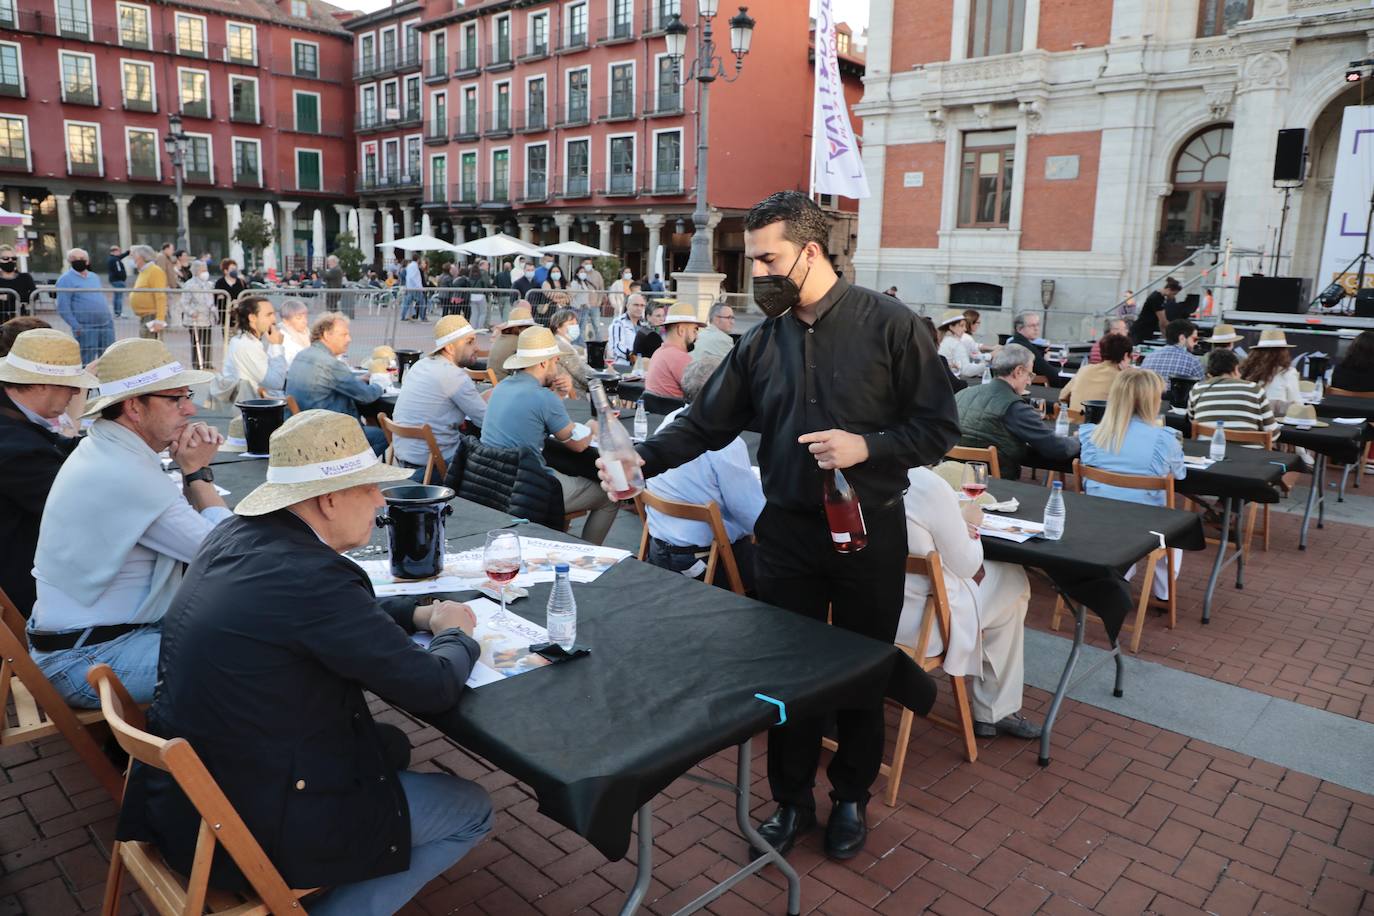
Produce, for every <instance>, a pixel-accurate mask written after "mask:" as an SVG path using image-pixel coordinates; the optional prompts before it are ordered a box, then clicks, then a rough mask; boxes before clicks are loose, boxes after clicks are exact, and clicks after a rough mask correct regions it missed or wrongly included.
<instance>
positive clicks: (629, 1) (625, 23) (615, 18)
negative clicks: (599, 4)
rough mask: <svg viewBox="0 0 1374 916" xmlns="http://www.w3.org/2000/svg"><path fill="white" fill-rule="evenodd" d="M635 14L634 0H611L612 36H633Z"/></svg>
mask: <svg viewBox="0 0 1374 916" xmlns="http://www.w3.org/2000/svg"><path fill="white" fill-rule="evenodd" d="M634 15H635V4H634V0H611V37H612V38H633V37H634V34H635V23H634Z"/></svg>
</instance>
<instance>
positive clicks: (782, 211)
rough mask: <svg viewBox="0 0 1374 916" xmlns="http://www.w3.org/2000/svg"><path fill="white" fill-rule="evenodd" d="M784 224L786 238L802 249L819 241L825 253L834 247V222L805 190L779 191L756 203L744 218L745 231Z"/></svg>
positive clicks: (783, 230)
mask: <svg viewBox="0 0 1374 916" xmlns="http://www.w3.org/2000/svg"><path fill="white" fill-rule="evenodd" d="M777 222H781V223H783V227H782V237H783V238H785V239H787V241H789V242H791V243H792V244H794V245H796V246H798V247H799V248H804V247H806V245H807V244H809V243H811V242H815V243H816V244H817V245H818V246H820V249H821V251H827V249H828V247H829V244H830V220H829V219H828V218H827V217H826V215H825V211H824V210H822V209H821V208H820V207H819V206H817V205H816V202H815V201H814V200H812V199H811V198H809V197H807V196H806V195H805V194H803V193H802V192H801V191H776V192H774V193H772V194H769V195H768V196H767V197H765V198H764V199H763V200H761V201H759V202H758V203H756V204H754V208H753V209H752V210H750V211H749V213H748V214H747V215H745V217H744V228H745V229H746V230H748V231H750V232H753V231H754V230H756V229H762V228H763V227H764V226H771V225H773V224H774V223H777Z"/></svg>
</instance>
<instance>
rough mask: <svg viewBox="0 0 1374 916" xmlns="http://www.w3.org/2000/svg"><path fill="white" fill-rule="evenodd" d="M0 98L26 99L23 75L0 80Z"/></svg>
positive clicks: (26, 93) (26, 92) (26, 91)
mask: <svg viewBox="0 0 1374 916" xmlns="http://www.w3.org/2000/svg"><path fill="white" fill-rule="evenodd" d="M0 96H8V97H10V98H14V99H22V98H27V97H28V90H27V89H26V88H25V80H24V75H23V74H22V73H21V74H19V75H18V76H16V77H15V78H14V79H5V80H0Z"/></svg>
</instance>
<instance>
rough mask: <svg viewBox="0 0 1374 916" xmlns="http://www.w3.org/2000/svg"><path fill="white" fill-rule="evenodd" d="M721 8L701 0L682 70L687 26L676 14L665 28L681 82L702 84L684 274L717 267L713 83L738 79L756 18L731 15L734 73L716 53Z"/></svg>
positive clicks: (715, 0) (742, 11)
mask: <svg viewBox="0 0 1374 916" xmlns="http://www.w3.org/2000/svg"><path fill="white" fill-rule="evenodd" d="M719 7H720V0H698V2H697V12H698V14H699V15H700V24H701V25H700V29H699V31H698V40H697V54H696V58H695V59H694V60H692V62H691V63H690V64H689V65H688V66H687V68H686V71H685V72H684V71H683V69H682V59H683V54H684V53H685V51H686V49H687V32H688V29H687V26H686V25H684V24H683V22H682V18H681V17H680V16H679V15H678V14H677V13H674V14H673V18H672V21H671V22H669V23H668V27H667V28H666V29H665V30H664V40H665V41H666V42H667V46H668V48H667V50H668V54H669V56H670V57H672V59H673V65H674V67H675V68H676V69H677V70H678V72H679V73H680V74H681V77H680V79H679V85H681V86H686V85H687V84H688V83H690V82H692V81H693V80H696V81H697V83H698V84H699V86H700V92H701V101H700V103H699V104H698V106H697V119H696V120H697V124H696V130H697V173H696V180H697V194H696V198H697V199H696V209H695V210H694V211H693V212H692V222H693V223H694V224H695V225H696V231H695V232H693V233H692V253H691V256H690V257H689V258H688V259H687V267H686V269H685V271H684V273H689V274H709V273H711V272H712V271H714V269H715V267H714V265H712V263H711V237H710V234H709V233H710V229H709V220H710V213H709V212H708V211H707V209H706V185H707V182H706V177H707V169H708V166H707V162H706V154H707V152H708V145H707V133H708V131H709V129H710V102H711V84H712V83H713V82H715V81H716V80H717V79H723V80H725V81H726V82H727V83H733V82H734V81H735V80H736V79H738V78H739V75H740V71H741V70H742V69H743V67H744V55H746V54H748V53H749V44H750V42H751V40H752V39H753V36H754V20H753V19H751V18H750V17H749V8H748V7H747V6H741V7H740V8H739V12H738V13H736V14H735V15H734V16H732V17H731V18H730V50H731V51H732V52H734V55H735V68H734V73H733V74H732V73H730V72H729V71H728V70H727V69H726V61H725V60H724V59H723V58H721V57H719V56H717V54H716V40H715V33H714V31H713V30H712V20H714V19H715V17H716V13H717V12H718V10H719Z"/></svg>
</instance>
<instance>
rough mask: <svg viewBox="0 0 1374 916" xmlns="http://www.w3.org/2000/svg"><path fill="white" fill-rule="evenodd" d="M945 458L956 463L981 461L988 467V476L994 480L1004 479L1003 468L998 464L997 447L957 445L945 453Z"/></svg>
mask: <svg viewBox="0 0 1374 916" xmlns="http://www.w3.org/2000/svg"><path fill="white" fill-rule="evenodd" d="M945 457H946V458H949V459H952V460H954V461H981V462H983V463H984V464H986V465H987V466H988V474H989V475H991V476H992V477H993V478H994V479H1000V478H1001V477H1002V469H1001V466H1000V465H998V463H997V446H995V445H989V446H988V447H987V448H974V447H973V446H971V445H956V446H954V447H953V448H951V449H950V450H949V451H947V452H945Z"/></svg>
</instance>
